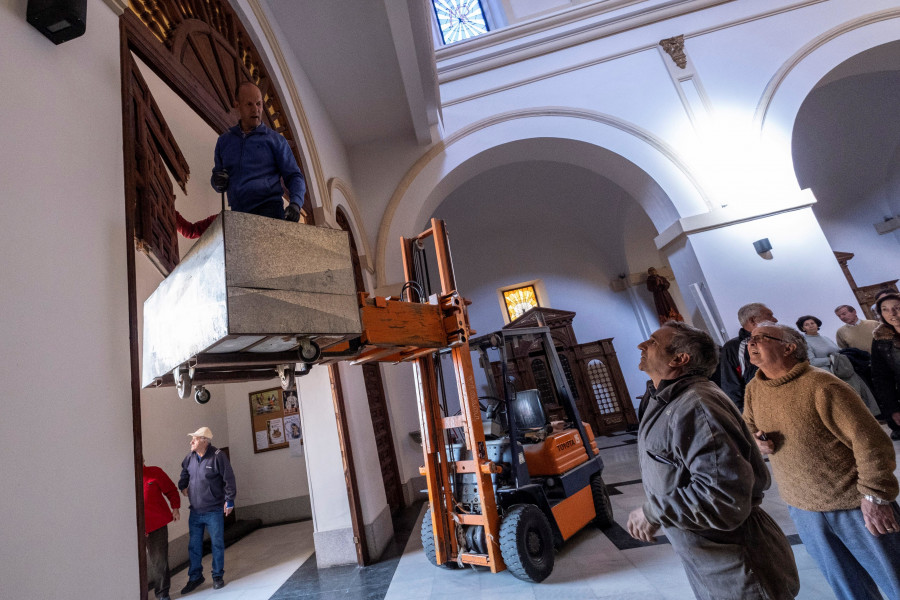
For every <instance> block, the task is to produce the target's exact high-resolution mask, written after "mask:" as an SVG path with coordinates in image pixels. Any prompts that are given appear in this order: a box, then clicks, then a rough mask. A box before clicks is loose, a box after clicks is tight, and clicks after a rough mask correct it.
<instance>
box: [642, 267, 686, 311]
mask: <svg viewBox="0 0 900 600" xmlns="http://www.w3.org/2000/svg"><path fill="white" fill-rule="evenodd" d="M647 289H648V290H650V292H651V293H652V294H653V302H654V304H656V316H657V317H659V324H660V325H662V324H663V323H665V322H666V321H684V317H682V316H681V314H680V313H679V312H678V308H677V307H676V306H675V300H673V299H672V294H670V293H669V280H668V279H666V278H665V277H663V276H662V275H658V274H657V273H656V269H654V268H653V267H650V268H649V269H647Z"/></svg>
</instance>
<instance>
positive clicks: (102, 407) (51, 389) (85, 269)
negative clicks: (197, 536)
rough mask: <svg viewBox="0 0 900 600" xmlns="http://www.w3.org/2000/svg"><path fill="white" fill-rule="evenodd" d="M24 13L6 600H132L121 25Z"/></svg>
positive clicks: (2, 356) (9, 88) (1, 241)
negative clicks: (85, 599) (59, 40)
mask: <svg viewBox="0 0 900 600" xmlns="http://www.w3.org/2000/svg"><path fill="white" fill-rule="evenodd" d="M25 5H26V3H25V2H24V0H2V2H0V39H2V40H3V42H2V43H3V48H4V51H3V52H2V53H0V77H2V80H3V81H4V82H5V83H4V85H3V86H0V106H2V107H3V109H4V110H3V113H4V115H6V116H7V121H6V126H5V127H4V133H3V150H2V157H3V160H2V161H0V182H2V183H0V188H2V197H3V213H4V214H3V219H2V220H0V230H2V234H0V252H2V256H3V262H2V267H0V273H2V274H0V281H2V282H3V284H2V286H0V313H2V314H3V318H2V319H0V335H2V339H3V344H2V346H0V381H2V382H3V391H4V398H5V406H6V410H5V416H4V418H3V419H2V421H0V463H2V464H3V489H4V492H3V494H2V496H0V511H2V514H3V535H2V536H0V555H2V556H3V561H2V564H0V596H2V597H4V598H65V597H70V596H71V595H72V591H73V590H78V589H80V590H91V594H92V595H93V596H94V597H96V598H98V599H108V600H120V599H121V598H132V597H134V596H135V594H136V593H137V590H138V587H139V586H138V555H137V530H136V518H135V473H134V458H133V442H132V439H133V436H132V415H131V391H130V383H131V374H130V366H129V365H130V363H129V354H128V347H129V346H128V304H127V275H126V263H125V249H126V248H127V245H126V244H127V241H126V239H125V210H124V199H123V181H124V176H123V171H122V120H121V114H122V110H121V101H120V97H121V96H120V89H121V87H120V72H119V34H118V23H117V18H116V15H115V14H114V13H113V12H112V11H111V10H110V9H109V8H108V7H107V5H106V4H105V3H103V2H101V1H99V0H90V1H89V2H88V3H87V14H88V27H87V32H86V33H85V35H83V36H82V37H80V38H77V39H75V40H72V41H69V42H66V43H65V44H64V45H63V46H62V47H58V46H55V45H53V44H52V43H51V42H50V41H49V40H48V39H46V38H45V37H43V36H42V35H41V34H40V33H39V32H38V31H37V30H35V29H34V28H32V27H31V26H30V25H28V24H27V22H26V21H25V8H26V6H25ZM60 98H65V99H66V102H64V103H62V102H60ZM100 141H102V143H98V142H100ZM46 565H49V566H50V568H49V569H47V568H44V566H46ZM48 573H49V574H48ZM98 582H102V585H100V584H98Z"/></svg>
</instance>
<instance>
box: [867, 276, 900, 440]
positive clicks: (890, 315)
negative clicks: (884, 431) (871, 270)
mask: <svg viewBox="0 0 900 600" xmlns="http://www.w3.org/2000/svg"><path fill="white" fill-rule="evenodd" d="M875 315H876V316H877V317H878V320H880V321H881V324H880V325H879V326H878V327H876V328H875V331H874V332H873V333H872V336H873V337H874V338H875V339H874V340H872V384H873V386H874V388H875V389H874V390H873V391H874V392H875V400H876V401H877V402H878V406H879V407H881V414H882V416H883V417H884V418H885V419H886V420H887V424H888V427H890V428H891V439H892V440H900V294H898V293H896V292H893V293H890V294H885V295H883V296H881V297H880V298H879V299H878V302H876V303H875Z"/></svg>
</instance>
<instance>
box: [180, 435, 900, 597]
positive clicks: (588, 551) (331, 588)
mask: <svg viewBox="0 0 900 600" xmlns="http://www.w3.org/2000/svg"><path fill="white" fill-rule="evenodd" d="M597 442H598V445H599V446H600V448H601V455H602V457H603V461H604V463H605V469H604V473H603V478H604V480H605V481H606V482H607V485H608V486H609V488H610V498H611V501H612V505H613V509H614V515H615V520H616V522H617V526H614V527H612V528H610V529H608V530H607V531H603V532H601V531H598V530H596V529H592V528H588V529H585V530H583V531H581V532H580V533H578V534H576V535H575V537H573V538H572V539H570V540H569V541H568V542H567V543H566V544H565V545H564V546H563V547H562V548H561V549H560V551H559V552H558V553H557V555H556V566H555V568H554V570H553V573H552V574H551V575H550V577H548V578H547V579H546V580H545V581H544V582H542V583H540V584H529V583H525V582H523V581H520V580H518V579H516V578H515V577H513V576H512V575H511V574H509V573H508V572H503V573H497V574H494V573H490V572H488V571H485V570H475V569H464V570H458V571H450V570H445V569H439V568H436V567H433V566H432V565H431V564H430V563H429V562H428V560H427V559H426V558H425V556H424V554H423V553H422V545H421V542H420V540H419V527H420V523H421V519H422V516H423V514H424V512H425V509H424V506H422V505H417V506H414V507H411V508H409V509H407V510H406V511H404V512H402V513H401V514H399V515H398V516H397V517H396V518H395V525H394V527H395V532H396V533H395V539H394V541H393V542H392V543H391V545H390V546H389V547H388V549H387V550H386V551H385V553H384V556H383V557H382V558H381V559H380V560H379V562H378V563H376V564H375V565H372V566H369V567H365V568H359V567H356V566H346V567H332V568H329V569H321V570H319V569H317V568H316V564H315V554H314V552H313V550H314V549H313V543H312V523H311V522H310V521H306V522H302V523H293V524H289V525H282V526H277V527H266V528H262V529H259V530H257V531H255V532H253V533H252V534H250V535H249V536H247V537H246V538H244V539H242V540H240V541H239V542H237V543H235V544H233V545H232V546H229V547H228V548H227V549H226V559H225V566H226V573H225V579H226V581H227V585H226V586H225V588H223V589H221V590H216V591H214V590H213V589H212V581H211V579H210V578H209V576H208V574H209V569H210V565H209V563H210V557H209V556H208V555H207V556H205V557H204V572H205V573H206V574H207V579H206V582H205V583H204V584H203V586H201V587H200V588H198V590H197V591H195V592H193V593H192V594H190V596H191V597H192V598H196V599H197V600H205V599H216V600H238V599H240V600H257V599H259V600H264V599H269V600H293V599H300V598H303V599H307V600H332V599H348V600H349V599H357V598H358V599H361V600H422V599H431V600H460V598H465V599H466V600H477V599H483V600H488V599H490V600H502V599H504V598H509V599H510V600H512V599H515V600H531V599H534V600H543V599H547V600H552V599H555V598H560V599H562V598H566V599H567V600H569V599H579V600H582V599H590V598H603V599H609V600H630V599H634V600H690V599H692V598H693V594H692V593H691V590H690V586H689V585H688V582H687V577H686V576H685V574H684V570H683V569H682V567H681V563H680V562H679V560H678V558H677V556H676V555H675V553H674V552H673V550H672V548H671V546H670V545H669V544H668V542H667V541H666V540H665V539H664V538H662V539H660V541H659V542H657V543H656V544H653V545H650V544H644V543H641V542H637V541H635V540H633V539H632V538H630V537H629V536H628V535H627V533H626V532H625V530H624V525H625V522H626V520H627V517H628V513H629V512H630V511H631V510H632V509H634V508H636V507H637V506H639V505H640V504H641V502H642V498H643V493H644V492H643V487H642V485H641V480H640V471H639V469H638V463H637V456H636V448H637V446H636V444H635V437H634V435H632V434H624V433H623V434H619V435H615V436H608V437H600V438H598V439H597ZM894 446H895V448H896V449H897V450H900V442H895V443H894ZM897 474H898V475H900V468H898V471H897ZM763 508H764V509H765V510H766V511H767V512H768V513H769V514H770V515H772V517H773V518H774V519H775V520H776V521H777V522H778V524H779V525H780V526H781V527H782V529H783V530H784V532H785V534H787V535H788V538H789V539H790V540H791V543H792V547H793V550H794V555H795V558H796V561H797V567H798V569H799V571H800V583H801V589H800V595H799V596H798V597H799V598H801V599H803V600H830V599H833V598H834V594H832V592H831V589H830V588H829V587H828V584H827V583H826V582H825V579H824V577H823V576H822V574H821V573H820V572H819V570H818V569H817V568H816V566H815V564H814V562H813V561H812V559H811V558H810V556H809V555H808V554H807V552H806V550H805V549H804V547H803V544H802V543H800V539H799V537H798V536H797V535H796V533H797V532H796V529H795V528H794V525H793V522H792V521H791V520H790V517H789V516H788V510H787V506H786V505H785V504H784V502H782V501H781V499H780V497H779V496H778V490H777V486H774V485H773V488H772V489H771V490H769V492H768V493H767V494H766V499H765V501H764V502H763ZM186 581H187V571H186V570H185V571H181V572H180V573H178V574H176V575H173V577H172V597H173V598H177V597H179V593H178V592H179V591H180V590H181V588H182V587H183V586H184V584H185V582H186Z"/></svg>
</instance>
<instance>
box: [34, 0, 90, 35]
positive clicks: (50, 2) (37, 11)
mask: <svg viewBox="0 0 900 600" xmlns="http://www.w3.org/2000/svg"><path fill="white" fill-rule="evenodd" d="M25 18H26V19H27V20H28V22H29V23H31V25H32V26H33V27H34V28H35V29H37V30H38V31H40V32H41V33H42V34H44V35H45V36H46V37H47V38H48V39H49V40H50V41H51V42H53V43H54V44H62V43H63V42H68V41H69V40H72V39H75V38H77V37H78V36H80V35H82V34H84V30H85V26H86V25H85V21H86V19H87V0H28V10H27V12H26V16H25Z"/></svg>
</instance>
